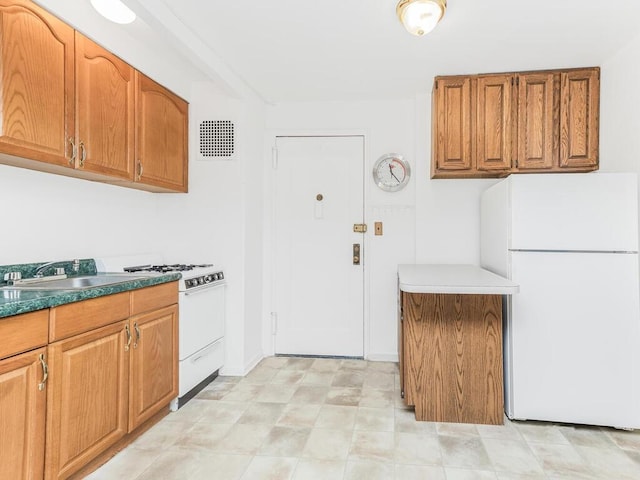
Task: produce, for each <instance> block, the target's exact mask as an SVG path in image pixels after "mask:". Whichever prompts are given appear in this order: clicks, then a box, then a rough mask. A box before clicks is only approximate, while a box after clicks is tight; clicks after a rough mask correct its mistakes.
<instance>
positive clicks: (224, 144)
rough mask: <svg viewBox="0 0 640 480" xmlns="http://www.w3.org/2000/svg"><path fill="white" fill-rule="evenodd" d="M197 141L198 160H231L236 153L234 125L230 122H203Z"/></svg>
mask: <svg viewBox="0 0 640 480" xmlns="http://www.w3.org/2000/svg"><path fill="white" fill-rule="evenodd" d="M199 139H200V141H199V152H198V158H199V159H200V160H232V159H233V157H234V155H235V153H236V131H235V124H234V123H233V122H232V121H231V120H203V121H202V122H200V133H199Z"/></svg>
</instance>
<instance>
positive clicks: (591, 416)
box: [507, 252, 640, 428]
mask: <svg viewBox="0 0 640 480" xmlns="http://www.w3.org/2000/svg"><path fill="white" fill-rule="evenodd" d="M512 279H513V281H514V282H516V283H518V284H520V293H519V294H518V295H514V296H513V298H512V308H511V312H510V318H509V320H508V321H510V322H511V328H510V329H509V333H508V334H509V335H510V342H511V349H512V351H511V352H510V353H511V355H510V361H511V364H510V372H511V374H512V376H511V379H510V382H508V384H507V388H508V389H509V392H508V393H507V395H508V396H509V397H510V400H511V402H512V403H511V405H510V406H511V407H512V408H511V409H512V412H509V413H512V416H513V418H517V419H531V420H547V421H558V422H569V423H581V424H592V425H608V426H613V427H621V428H639V427H640V353H639V352H640V349H639V348H638V345H640V311H639V299H638V296H639V289H638V256H637V255H636V254H605V253H589V254H587V253H533V252H514V253H512Z"/></svg>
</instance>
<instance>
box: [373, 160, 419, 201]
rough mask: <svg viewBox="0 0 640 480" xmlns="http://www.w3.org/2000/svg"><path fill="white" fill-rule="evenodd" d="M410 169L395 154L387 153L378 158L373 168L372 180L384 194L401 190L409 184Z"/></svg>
mask: <svg viewBox="0 0 640 480" xmlns="http://www.w3.org/2000/svg"><path fill="white" fill-rule="evenodd" d="M410 176H411V168H410V167H409V164H408V163H407V162H406V161H405V160H404V159H403V158H402V155H398V154H396V153H387V154H386V155H383V156H382V157H380V158H379V159H378V160H377V161H376V163H375V165H374V166H373V179H374V180H375V182H376V185H378V187H380V188H381V189H382V190H384V191H386V192H396V191H398V190H401V189H403V188H404V187H405V186H406V185H407V183H408V182H409V177H410Z"/></svg>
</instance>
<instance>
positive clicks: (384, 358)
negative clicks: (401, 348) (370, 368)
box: [367, 353, 398, 363]
mask: <svg viewBox="0 0 640 480" xmlns="http://www.w3.org/2000/svg"><path fill="white" fill-rule="evenodd" d="M367 360H370V361H372V362H396V363H397V362H398V354H397V353H370V354H369V355H367Z"/></svg>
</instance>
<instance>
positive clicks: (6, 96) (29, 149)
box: [0, 0, 74, 166]
mask: <svg viewBox="0 0 640 480" xmlns="http://www.w3.org/2000/svg"><path fill="white" fill-rule="evenodd" d="M73 45H74V40H73V28H71V27H70V26H68V25H66V24H64V23H63V22H61V21H60V20H58V19H57V18H55V17H54V16H52V15H50V14H49V13H47V12H45V11H44V10H42V9H41V8H39V7H38V6H36V5H35V4H33V3H32V2H29V1H24V0H11V1H7V0H0V52H1V53H0V72H1V75H2V78H1V80H2V85H1V88H2V92H1V94H0V109H1V111H0V128H1V129H2V130H1V131H0V152H1V153H5V154H9V155H12V156H17V157H24V158H29V159H33V160H38V161H41V162H47V163H51V164H57V165H65V166H66V165H68V164H69V159H70V158H71V146H70V144H69V138H70V137H72V136H73V135H74V133H73V132H74V114H73V98H74V83H73V57H74V53H73V48H74V47H73Z"/></svg>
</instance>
